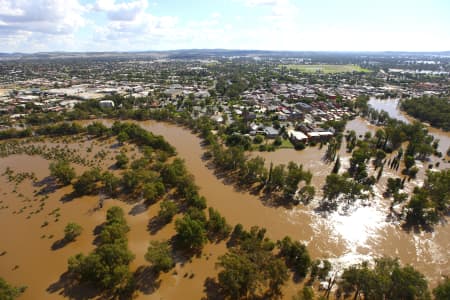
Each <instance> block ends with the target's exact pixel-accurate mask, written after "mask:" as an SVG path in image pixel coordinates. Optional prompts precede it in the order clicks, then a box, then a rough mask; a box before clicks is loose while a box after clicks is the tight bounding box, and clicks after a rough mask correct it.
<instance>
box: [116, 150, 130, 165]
mask: <svg viewBox="0 0 450 300" xmlns="http://www.w3.org/2000/svg"><path fill="white" fill-rule="evenodd" d="M129 161H130V160H129V159H128V156H127V155H126V154H125V153H124V152H120V153H119V154H117V156H116V167H117V168H119V169H126V167H127V165H128V162H129Z"/></svg>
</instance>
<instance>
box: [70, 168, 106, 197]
mask: <svg viewBox="0 0 450 300" xmlns="http://www.w3.org/2000/svg"><path fill="white" fill-rule="evenodd" d="M101 179H102V175H101V173H100V169H99V168H92V169H90V170H87V171H85V172H83V174H81V176H80V177H78V179H77V181H75V182H74V184H73V189H74V192H75V194H77V195H79V196H82V195H90V194H93V193H94V192H95V190H96V189H97V182H99V181H100V180H101Z"/></svg>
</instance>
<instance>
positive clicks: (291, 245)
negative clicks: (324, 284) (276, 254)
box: [278, 236, 311, 278]
mask: <svg viewBox="0 0 450 300" xmlns="http://www.w3.org/2000/svg"><path fill="white" fill-rule="evenodd" d="M278 247H279V249H280V256H281V257H283V258H284V259H285V261H286V264H287V265H288V266H289V267H291V268H292V270H293V271H294V273H295V274H296V275H298V276H299V277H301V278H304V277H305V276H306V275H307V274H308V271H309V268H310V267H311V258H310V256H309V253H308V250H307V249H306V246H305V245H304V244H302V243H300V242H299V241H293V240H292V239H291V238H290V237H288V236H286V237H285V238H283V239H282V240H281V241H279V242H278Z"/></svg>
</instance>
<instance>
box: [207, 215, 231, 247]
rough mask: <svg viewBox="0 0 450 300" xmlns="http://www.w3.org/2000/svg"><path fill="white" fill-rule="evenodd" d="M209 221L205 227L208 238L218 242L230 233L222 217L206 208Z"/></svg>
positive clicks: (229, 227)
mask: <svg viewBox="0 0 450 300" xmlns="http://www.w3.org/2000/svg"><path fill="white" fill-rule="evenodd" d="M208 214H209V220H208V223H207V225H206V228H207V230H208V233H209V236H210V238H211V239H212V238H217V239H219V240H221V239H225V238H226V237H228V235H229V234H230V232H231V226H230V225H228V223H227V221H226V220H225V218H224V217H222V216H221V215H220V213H219V212H218V211H217V210H215V209H213V208H212V207H210V208H208Z"/></svg>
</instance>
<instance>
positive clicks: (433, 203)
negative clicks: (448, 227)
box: [405, 170, 450, 227]
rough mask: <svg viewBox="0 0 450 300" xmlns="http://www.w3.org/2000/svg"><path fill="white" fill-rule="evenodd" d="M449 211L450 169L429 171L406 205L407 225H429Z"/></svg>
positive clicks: (436, 221)
mask: <svg viewBox="0 0 450 300" xmlns="http://www.w3.org/2000/svg"><path fill="white" fill-rule="evenodd" d="M449 212H450V170H442V171H440V172H431V171H428V172H427V178H426V179H425V182H424V184H423V186H422V187H416V188H414V192H413V194H412V195H411V198H410V200H409V202H408V204H407V205H406V208H405V220H406V225H408V226H422V227H429V226H431V225H433V224H435V223H438V222H439V220H440V219H441V217H443V216H446V215H448V213H449Z"/></svg>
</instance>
